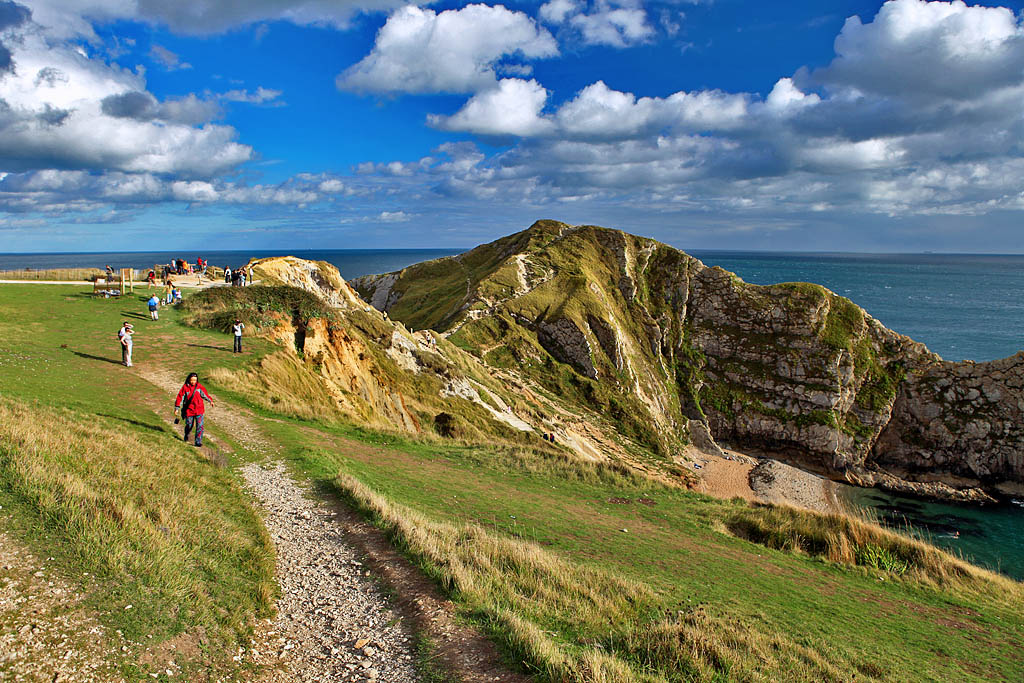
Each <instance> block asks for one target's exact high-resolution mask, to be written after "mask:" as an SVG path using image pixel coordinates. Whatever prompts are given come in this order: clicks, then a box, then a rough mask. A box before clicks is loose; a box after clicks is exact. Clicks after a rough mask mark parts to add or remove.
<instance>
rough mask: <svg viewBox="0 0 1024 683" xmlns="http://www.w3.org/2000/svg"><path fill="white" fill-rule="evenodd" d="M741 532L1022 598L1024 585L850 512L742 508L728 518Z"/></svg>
mask: <svg viewBox="0 0 1024 683" xmlns="http://www.w3.org/2000/svg"><path fill="white" fill-rule="evenodd" d="M726 526H727V527H728V528H729V530H730V531H732V532H733V533H735V534H736V535H737V536H740V537H742V538H746V539H747V540H750V541H753V542H755V543H760V544H762V545H765V546H768V547H769V548H775V549H778V550H787V551H790V552H796V553H805V554H808V555H812V556H818V557H822V558H824V559H826V560H828V561H829V562H836V563H842V564H848V565H863V566H870V567H873V568H875V569H881V570H884V571H889V572H891V573H895V574H900V575H903V574H906V575H907V576H908V577H910V578H913V579H915V580H918V581H921V582H924V583H926V584H931V585H936V586H941V587H943V588H953V589H968V590H972V591H985V592H993V593H1005V594H1007V595H1015V596H1021V595H1022V590H1021V584H1019V583H1017V582H1016V581H1013V580H1011V579H1008V578H1006V577H1005V576H1001V575H999V574H996V573H995V572H991V571H988V570H986V569H982V568H980V567H977V566H975V565H973V564H970V563H969V562H965V561H964V560H962V559H960V558H958V557H954V556H953V555H950V554H949V553H947V552H945V551H943V550H940V549H938V548H936V547H935V546H933V545H930V544H928V543H926V542H924V541H921V540H918V539H916V538H911V537H909V536H905V535H903V534H899V533H896V532H895V531H891V530H889V529H885V528H883V527H881V526H879V525H878V524H876V523H873V522H872V521H871V520H868V519H858V518H856V517H853V516H852V515H849V514H821V513H817V512H811V511H809V510H799V509H796V508H792V507H786V506H775V505H758V506H753V507H748V508H741V509H738V510H737V511H735V512H734V513H733V514H732V516H731V517H729V518H728V519H727V520H726Z"/></svg>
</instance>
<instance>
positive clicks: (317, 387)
mask: <svg viewBox="0 0 1024 683" xmlns="http://www.w3.org/2000/svg"><path fill="white" fill-rule="evenodd" d="M208 376H209V377H210V379H211V380H213V381H214V382H216V383H217V384H218V385H220V386H222V387H224V388H226V389H228V390H229V391H234V392H236V393H238V394H242V395H243V396H245V397H246V398H247V399H248V400H250V401H252V402H253V403H255V404H256V405H259V406H261V407H263V408H266V409H267V410H272V411H274V412H278V413H281V414H284V415H290V416H292V417H299V418H302V419H305V420H323V421H325V422H328V423H330V422H334V421H337V420H338V419H339V418H341V417H342V415H343V413H342V412H341V410H339V409H338V407H337V405H338V402H337V400H336V399H335V398H334V397H333V396H332V395H331V394H330V392H328V390H327V388H326V387H325V386H324V381H323V378H321V377H320V376H319V375H317V374H316V373H314V372H311V371H310V370H309V369H308V368H306V367H305V365H304V364H303V361H302V359H301V358H299V357H298V356H296V355H295V354H293V353H289V352H287V351H275V352H274V353H271V354H270V355H268V356H265V357H263V358H261V359H260V360H259V362H258V363H256V364H255V365H254V366H253V367H252V368H250V369H246V370H229V369H227V368H215V369H213V370H211V371H210V372H209V373H208Z"/></svg>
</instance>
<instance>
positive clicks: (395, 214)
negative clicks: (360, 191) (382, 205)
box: [338, 211, 413, 225]
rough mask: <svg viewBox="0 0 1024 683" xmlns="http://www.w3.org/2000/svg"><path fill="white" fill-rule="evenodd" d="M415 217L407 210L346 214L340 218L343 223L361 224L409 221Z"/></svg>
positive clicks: (339, 220)
mask: <svg viewBox="0 0 1024 683" xmlns="http://www.w3.org/2000/svg"><path fill="white" fill-rule="evenodd" d="M412 219H413V216H412V214H409V213H406V212H405V211H381V212H380V213H378V214H373V215H369V216H346V217H344V218H339V219H338V223H340V224H341V225H360V224H365V223H408V222H409V221H411V220H412Z"/></svg>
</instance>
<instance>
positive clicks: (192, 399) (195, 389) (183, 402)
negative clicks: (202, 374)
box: [174, 372, 213, 446]
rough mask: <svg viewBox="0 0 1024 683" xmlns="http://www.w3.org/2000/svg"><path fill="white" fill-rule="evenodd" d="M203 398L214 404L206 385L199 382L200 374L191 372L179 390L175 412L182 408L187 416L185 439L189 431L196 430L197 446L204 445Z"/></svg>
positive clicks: (182, 414)
mask: <svg viewBox="0 0 1024 683" xmlns="http://www.w3.org/2000/svg"><path fill="white" fill-rule="evenodd" d="M203 399H206V400H207V401H209V402H210V404H211V405H212V404H213V399H212V398H210V394H209V392H207V391H206V387H204V386H203V385H202V384H200V383H199V375H197V374H196V373H194V372H190V373H189V375H188V377H187V378H186V379H185V384H184V385H183V386H182V387H181V390H180V391H179V392H178V398H177V399H175V401H174V412H175V413H177V412H178V411H179V410H180V411H181V416H182V417H183V418H185V441H188V435H189V433H190V432H192V430H193V429H194V430H195V434H196V446H202V445H203V417H204V416H205V414H206V406H205V405H204V404H203ZM175 422H177V420H175Z"/></svg>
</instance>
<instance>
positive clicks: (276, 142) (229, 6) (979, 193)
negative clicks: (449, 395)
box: [0, 0, 1024, 253]
mask: <svg viewBox="0 0 1024 683" xmlns="http://www.w3.org/2000/svg"><path fill="white" fill-rule="evenodd" d="M1021 12H1022V3H1021V2H1007V3H1003V4H1001V5H999V4H993V5H990V6H989V5H967V4H964V3H962V2H926V1H924V0H890V2H886V3H881V2H853V1H840V2H824V3H823V2H810V1H804V0H800V1H798V2H785V3H764V2H744V1H740V0H667V1H663V2H644V0H550V1H549V2H546V3H505V4H503V5H498V4H490V5H489V4H485V3H475V4H467V3H462V4H459V3H430V4H422V5H405V4H402V3H401V2H393V1H392V0H251V1H250V2H245V3H234V2H222V3H206V2H203V3H189V2H180V3H167V2H161V1H160V0H34V1H30V0H17V1H15V0H0V239H2V240H3V246H2V247H0V250H2V251H100V250H109V249H122V250H151V249H179V248H187V249H202V248H207V249H221V248H224V249H230V248H246V247H252V248H269V249H278V248H280V249H282V250H287V249H302V248H347V247H351V248H388V247H470V246H473V245H475V244H477V243H480V242H483V241H488V240H490V239H494V238H496V237H499V236H501V235H504V234H508V233H510V232H514V231H517V230H521V229H523V228H525V227H527V226H529V225H530V224H531V223H532V222H533V221H534V220H536V219H538V218H555V219H559V220H563V221H566V222H569V223H576V224H581V223H590V224H598V225H605V226H608V227H616V228H621V229H624V230H628V231H630V232H635V233H638V234H643V235H648V236H652V237H655V238H657V239H661V240H663V241H666V242H669V243H670V244H674V245H676V246H679V247H682V248H684V249H685V248H694V249H695V248H721V249H777V250H825V251H925V250H931V251H960V252H1004V253H1019V252H1022V251H1024V242H1022V240H1021V226H1022V225H1024V222H1022V218H1024V144H1022V140H1024V118H1022V112H1024V20H1022V14H1021Z"/></svg>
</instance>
